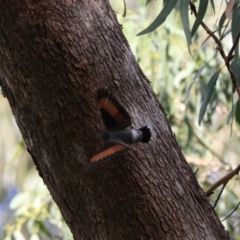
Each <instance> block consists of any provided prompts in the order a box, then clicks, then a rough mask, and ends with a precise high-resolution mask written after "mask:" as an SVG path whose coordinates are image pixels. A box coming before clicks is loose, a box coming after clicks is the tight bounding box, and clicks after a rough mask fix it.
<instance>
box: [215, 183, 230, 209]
mask: <svg viewBox="0 0 240 240" xmlns="http://www.w3.org/2000/svg"><path fill="white" fill-rule="evenodd" d="M227 183H228V182H226V183H224V184H223V186H222V189H221V191H220V193H219V194H218V197H217V199H216V201H215V203H214V206H213V208H214V209H215V207H216V206H217V203H218V201H219V199H220V197H221V195H222V192H223V190H224V188H225V187H226V185H227Z"/></svg>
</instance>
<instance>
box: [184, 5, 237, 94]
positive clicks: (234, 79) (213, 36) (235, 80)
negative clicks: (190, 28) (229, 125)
mask: <svg viewBox="0 0 240 240" xmlns="http://www.w3.org/2000/svg"><path fill="white" fill-rule="evenodd" d="M189 4H190V8H191V11H192V12H193V13H194V15H195V17H197V14H198V13H197V10H196V6H195V4H194V3H193V2H190V3H189ZM201 26H202V27H203V28H204V29H205V31H206V32H207V33H208V34H209V36H211V37H212V38H213V39H214V41H215V42H216V44H217V49H218V51H219V53H220V54H221V56H222V58H223V60H224V62H225V65H226V67H227V69H228V71H229V73H230V76H231V79H232V83H233V86H234V89H236V91H237V93H238V98H239V99H240V88H239V86H238V83H237V77H236V75H235V73H234V72H233V70H232V68H231V66H230V61H231V60H232V59H233V56H232V54H233V51H234V49H235V47H236V45H237V43H238V41H239V37H240V32H239V33H238V35H237V37H236V39H235V42H234V44H233V46H232V48H231V50H230V52H229V54H228V56H226V54H225V52H224V51H223V46H222V43H221V41H220V40H219V39H218V38H217V36H216V35H215V34H214V33H213V32H212V31H211V30H210V29H209V28H208V27H207V25H206V24H205V23H204V22H203V21H202V22H201Z"/></svg>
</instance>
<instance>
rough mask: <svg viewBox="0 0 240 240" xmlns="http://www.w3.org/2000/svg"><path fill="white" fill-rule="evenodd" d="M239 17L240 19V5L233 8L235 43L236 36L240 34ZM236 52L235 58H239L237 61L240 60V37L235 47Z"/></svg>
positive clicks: (233, 35)
mask: <svg viewBox="0 0 240 240" xmlns="http://www.w3.org/2000/svg"><path fill="white" fill-rule="evenodd" d="M239 19H240V6H238V7H236V8H235V9H234V10H233V14H232V38H233V43H234V42H235V41H236V38H237V36H238V34H239V31H240V25H239ZM234 52H235V58H236V59H237V61H239V60H240V56H239V39H238V43H237V45H236V48H235V49H234Z"/></svg>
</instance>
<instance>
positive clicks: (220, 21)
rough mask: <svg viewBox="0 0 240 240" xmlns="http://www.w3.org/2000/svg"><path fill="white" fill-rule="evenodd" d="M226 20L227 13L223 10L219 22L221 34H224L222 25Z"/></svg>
mask: <svg viewBox="0 0 240 240" xmlns="http://www.w3.org/2000/svg"><path fill="white" fill-rule="evenodd" d="M225 20H226V14H225V12H223V13H222V16H221V18H220V20H219V24H218V33H219V35H220V36H221V35H222V33H221V30H222V27H223V24H224V22H225Z"/></svg>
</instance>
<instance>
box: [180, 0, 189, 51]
mask: <svg viewBox="0 0 240 240" xmlns="http://www.w3.org/2000/svg"><path fill="white" fill-rule="evenodd" d="M188 4H189V0H180V2H179V11H180V16H181V20H182V25H183V30H184V33H185V36H186V40H187V45H188V51H189V53H190V45H191V44H192V38H191V33H190V27H189V18H188Z"/></svg>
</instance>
